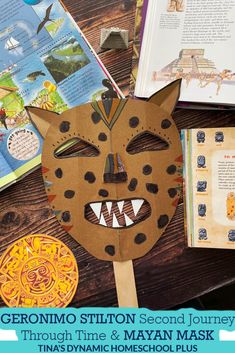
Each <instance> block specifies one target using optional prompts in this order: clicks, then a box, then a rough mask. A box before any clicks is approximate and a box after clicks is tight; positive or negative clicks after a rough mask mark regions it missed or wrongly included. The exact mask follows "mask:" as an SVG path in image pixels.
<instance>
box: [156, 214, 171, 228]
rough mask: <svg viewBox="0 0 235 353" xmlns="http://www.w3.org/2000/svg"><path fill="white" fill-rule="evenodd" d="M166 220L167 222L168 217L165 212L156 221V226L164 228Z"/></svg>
mask: <svg viewBox="0 0 235 353" xmlns="http://www.w3.org/2000/svg"><path fill="white" fill-rule="evenodd" d="M168 222H169V217H168V216H167V215H166V214H164V215H161V216H160V217H159V219H158V221H157V224H158V228H160V229H162V228H164V227H165V226H166V225H167V223H168Z"/></svg>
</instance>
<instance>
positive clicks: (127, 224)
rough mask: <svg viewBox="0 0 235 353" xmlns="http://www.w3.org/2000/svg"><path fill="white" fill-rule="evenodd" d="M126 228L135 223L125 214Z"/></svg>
mask: <svg viewBox="0 0 235 353" xmlns="http://www.w3.org/2000/svg"><path fill="white" fill-rule="evenodd" d="M124 217H125V221H126V226H131V225H132V224H133V223H134V222H133V221H132V220H131V219H130V218H129V217H128V216H127V215H126V214H125V213H124Z"/></svg>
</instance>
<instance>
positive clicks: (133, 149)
mask: <svg viewBox="0 0 235 353" xmlns="http://www.w3.org/2000/svg"><path fill="white" fill-rule="evenodd" d="M168 148H169V143H168V142H167V141H166V140H164V139H163V138H162V137H160V136H158V135H155V134H153V133H152V132H149V131H144V132H142V133H140V134H139V135H137V136H135V137H134V138H133V139H132V140H131V141H130V142H129V143H128V145H127V148H126V151H127V152H128V153H130V154H136V153H141V152H146V151H163V150H167V149H168Z"/></svg>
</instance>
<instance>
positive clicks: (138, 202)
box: [131, 199, 144, 216]
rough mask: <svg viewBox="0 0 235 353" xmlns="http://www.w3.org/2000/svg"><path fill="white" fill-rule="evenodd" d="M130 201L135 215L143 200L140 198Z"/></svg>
mask: <svg viewBox="0 0 235 353" xmlns="http://www.w3.org/2000/svg"><path fill="white" fill-rule="evenodd" d="M131 203H132V207H133V211H134V214H135V216H136V215H137V213H138V212H139V210H140V209H141V206H142V205H143V203H144V200H141V199H137V200H131Z"/></svg>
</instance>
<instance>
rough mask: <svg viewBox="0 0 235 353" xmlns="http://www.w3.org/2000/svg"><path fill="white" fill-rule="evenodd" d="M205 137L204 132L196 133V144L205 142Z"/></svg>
mask: <svg viewBox="0 0 235 353" xmlns="http://www.w3.org/2000/svg"><path fill="white" fill-rule="evenodd" d="M205 137H206V134H205V132H204V131H198V132H197V142H198V143H204V142H205Z"/></svg>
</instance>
